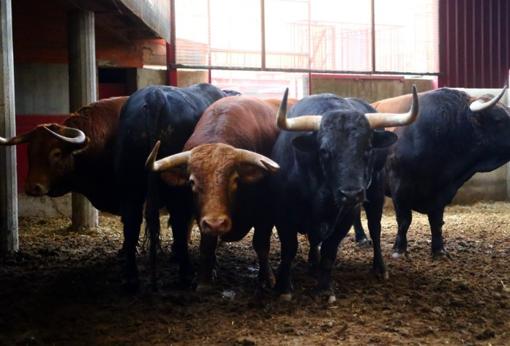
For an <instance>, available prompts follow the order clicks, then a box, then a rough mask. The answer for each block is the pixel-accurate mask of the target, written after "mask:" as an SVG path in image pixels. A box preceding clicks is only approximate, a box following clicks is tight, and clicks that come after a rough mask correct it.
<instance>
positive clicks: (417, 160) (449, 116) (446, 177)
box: [357, 88, 510, 257]
mask: <svg viewBox="0 0 510 346" xmlns="http://www.w3.org/2000/svg"><path fill="white" fill-rule="evenodd" d="M505 90H506V88H505V89H503V91H502V92H501V93H500V94H499V95H498V97H495V98H492V99H491V100H490V101H489V100H488V98H482V99H480V100H474V99H473V98H471V97H470V96H469V95H467V94H466V93H465V92H463V91H458V90H453V89H447V88H442V89H438V90H434V91H430V92H426V93H423V94H421V95H420V98H419V100H420V116H419V118H418V120H417V121H416V122H415V123H413V124H411V125H409V126H406V127H401V128H398V129H396V130H395V133H396V134H397V135H398V141H397V142H396V143H395V144H394V145H393V146H391V147H390V149H389V154H388V159H387V161H386V164H385V168H384V170H385V172H386V184H385V185H386V195H387V196H388V197H391V198H392V200H393V204H394V207H395V212H396V217H397V223H398V233H397V236H396V240H395V244H394V255H393V256H394V257H399V256H400V255H401V254H404V253H406V252H407V231H408V229H409V226H410V224H411V221H412V211H413V210H415V211H418V212H420V213H423V214H427V216H428V220H429V224H430V229H431V234H432V244H431V250H432V254H433V255H434V256H437V255H446V254H447V252H446V250H445V248H444V242H443V236H442V226H443V223H444V221H443V214H444V209H445V207H446V206H447V205H448V204H450V203H451V201H452V200H453V198H454V196H455V194H456V193H457V191H458V189H459V188H460V187H462V185H463V184H464V183H465V182H466V181H467V180H468V179H470V178H471V177H472V176H473V175H474V174H475V173H477V172H489V171H492V170H494V169H496V168H498V167H500V166H501V165H503V164H505V163H506V162H508V161H509V160H510V109H509V108H508V107H506V106H504V105H503V104H501V103H497V101H498V100H499V99H500V98H501V96H503V94H504V92H505ZM402 102H409V99H408V98H405V97H400V98H398V99H397V98H395V99H388V100H383V101H380V102H379V106H383V107H386V109H388V108H389V109H392V108H394V109H397V108H401V107H402V106H404V107H405V105H403V104H402ZM358 227H361V223H359V222H358ZM369 227H370V225H369ZM360 231H361V232H363V230H362V229H358V230H357V233H359V232H360Z"/></svg>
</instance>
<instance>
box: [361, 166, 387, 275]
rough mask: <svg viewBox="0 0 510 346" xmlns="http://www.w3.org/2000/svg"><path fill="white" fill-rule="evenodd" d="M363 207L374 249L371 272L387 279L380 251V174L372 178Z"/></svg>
mask: <svg viewBox="0 0 510 346" xmlns="http://www.w3.org/2000/svg"><path fill="white" fill-rule="evenodd" d="M363 206H364V208H365V212H366V213H367V223H368V230H369V232H370V238H371V239H372V246H373V248H374V257H373V262H372V270H373V271H374V273H375V274H376V275H377V276H380V277H383V278H385V279H387V278H388V273H387V272H386V267H385V265H384V259H383V256H382V251H381V218H382V213H383V207H384V184H383V176H382V175H381V174H378V175H377V176H376V177H374V178H373V181H372V185H371V186H370V188H369V189H368V190H367V202H365V203H364V204H363ZM356 216H357V215H356ZM355 220H356V217H355Z"/></svg>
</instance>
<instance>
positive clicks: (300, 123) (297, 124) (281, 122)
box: [276, 88, 322, 131]
mask: <svg viewBox="0 0 510 346" xmlns="http://www.w3.org/2000/svg"><path fill="white" fill-rule="evenodd" d="M288 97H289V88H286V89H285V93H284V94H283V99H282V102H281V103H280V108H279V109H278V113H277V114H276V125H277V126H278V128H280V129H282V130H288V131H316V130H318V129H319V128H320V126H321V119H322V116H320V115H301V116H299V117H296V118H290V119H288V118H287V99H288Z"/></svg>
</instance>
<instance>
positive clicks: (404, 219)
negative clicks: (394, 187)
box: [393, 202, 413, 258]
mask: <svg viewBox="0 0 510 346" xmlns="http://www.w3.org/2000/svg"><path fill="white" fill-rule="evenodd" d="M393 203H394V205H395V213H396V215H397V224H398V233H397V237H396V238H395V243H394V244H393V258H399V257H400V256H401V255H402V254H405V253H407V231H408V230H409V226H410V225H411V221H412V220H413V213H412V211H411V209H404V208H400V207H399V206H398V204H397V203H395V202H393Z"/></svg>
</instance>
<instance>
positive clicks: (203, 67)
mask: <svg viewBox="0 0 510 346" xmlns="http://www.w3.org/2000/svg"><path fill="white" fill-rule="evenodd" d="M173 67H174V68H179V69H191V70H207V69H211V70H224V71H260V72H289V73H309V72H311V73H331V74H339V73H345V74H362V75H373V74H381V75H410V76H412V75H414V76H438V75H439V74H440V72H402V71H373V72H372V71H349V70H314V69H311V70H309V69H299V68H273V67H266V68H265V69H262V68H260V67H241V66H207V65H184V64H175V65H173Z"/></svg>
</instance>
